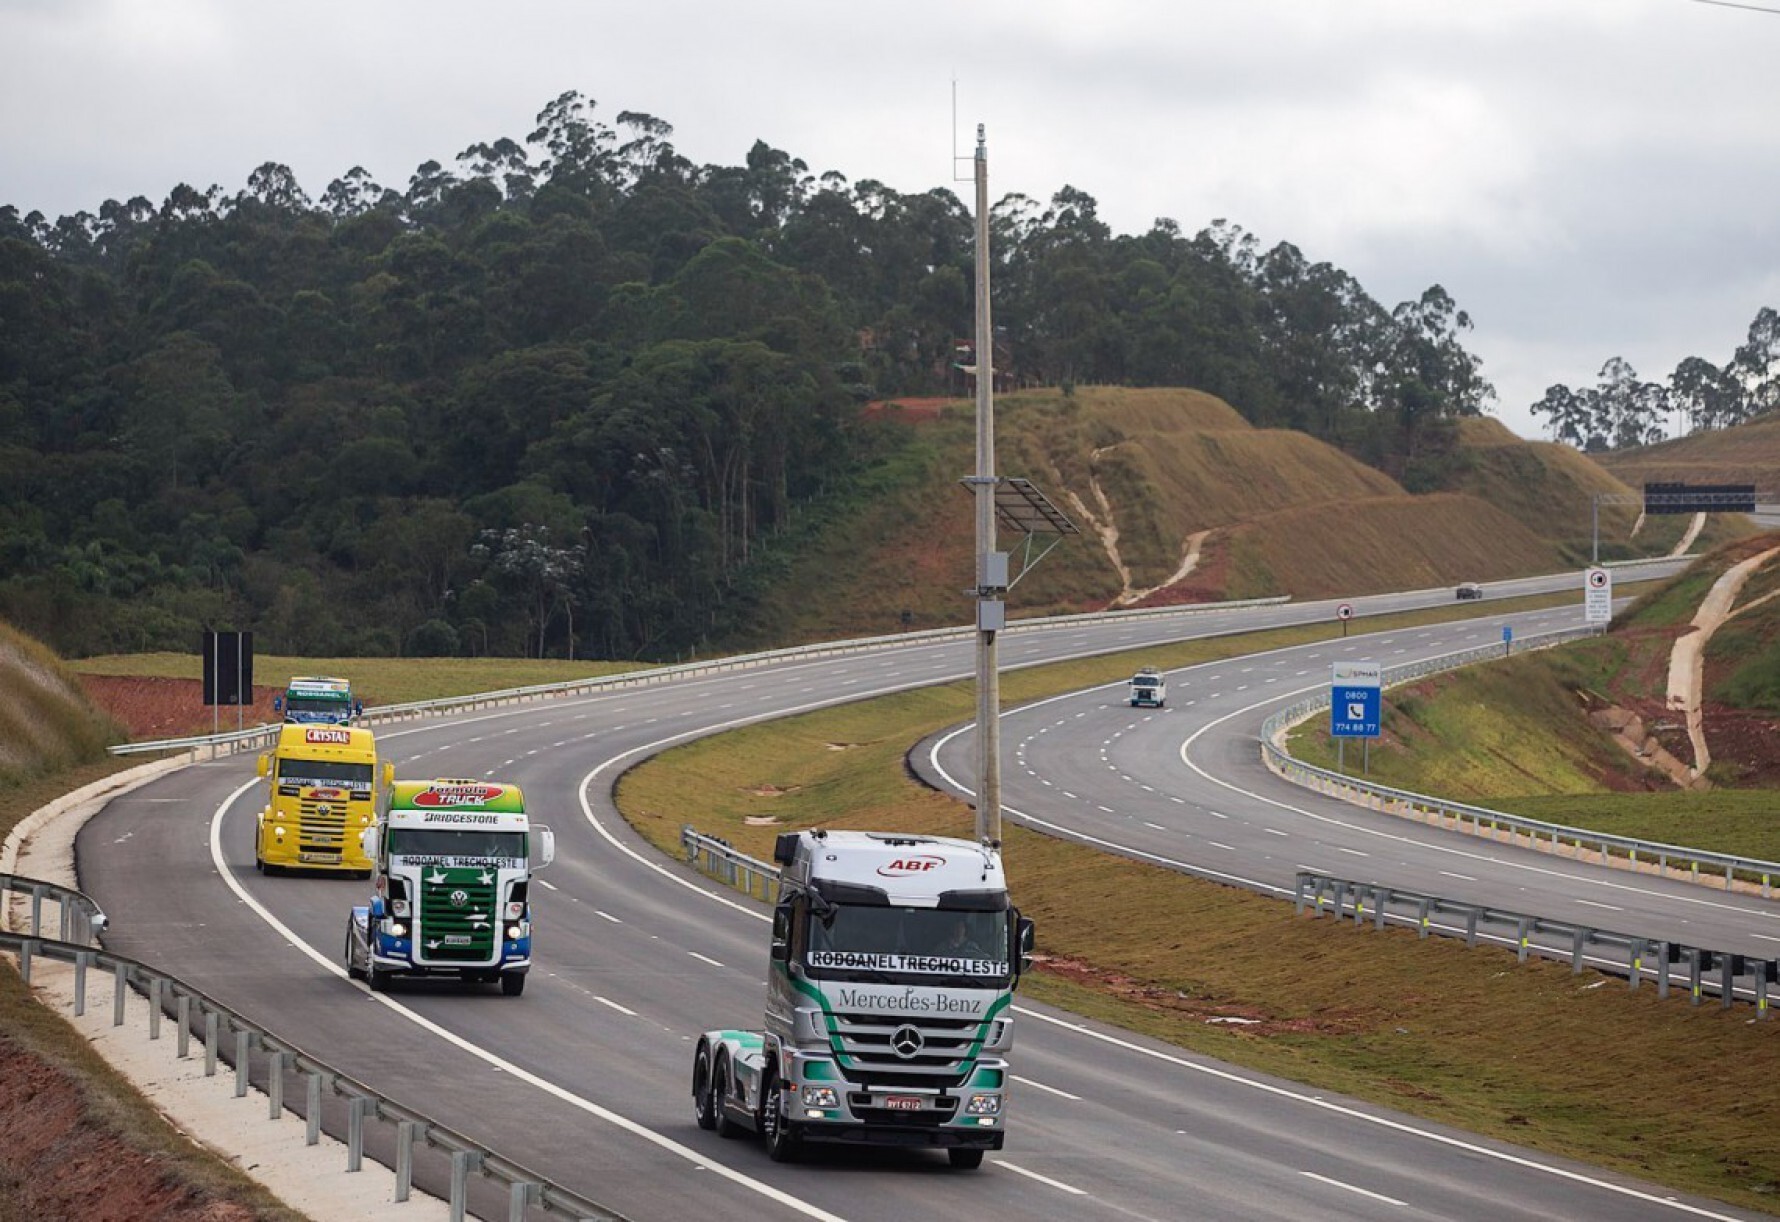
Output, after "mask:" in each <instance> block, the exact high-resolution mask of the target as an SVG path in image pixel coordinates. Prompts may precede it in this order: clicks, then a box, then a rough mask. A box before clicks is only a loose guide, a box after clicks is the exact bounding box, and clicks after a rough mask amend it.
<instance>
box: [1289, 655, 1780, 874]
mask: <svg viewBox="0 0 1780 1222" xmlns="http://www.w3.org/2000/svg"><path fill="white" fill-rule="evenodd" d="M1597 632H1598V630H1597V629H1594V628H1587V629H1565V630H1563V631H1561V632H1552V633H1544V634H1541V635H1538V636H1530V637H1527V638H1525V639H1524V640H1520V641H1516V642H1514V645H1515V648H1516V649H1528V648H1533V649H1538V648H1546V647H1549V646H1552V645H1559V644H1563V643H1565V642H1567V641H1572V640H1577V639H1580V638H1582V637H1584V636H1592V635H1596V634H1597ZM1502 655H1503V648H1502V646H1500V645H1486V646H1481V647H1479V648H1477V649H1467V650H1462V651H1460V652H1458V653H1450V654H1443V655H1442V656H1440V657H1438V658H1427V659H1424V660H1422V661H1420V662H1412V663H1409V664H1408V665H1405V666H1394V667H1390V668H1389V669H1387V670H1385V671H1384V673H1383V675H1382V679H1383V683H1384V685H1385V686H1387V687H1393V686H1396V685H1398V684H1401V683H1408V682H1410V681H1412V680H1415V679H1419V678H1422V677H1423V676H1425V675H1431V674H1436V673H1438V672H1441V671H1446V670H1455V669H1457V668H1458V667H1460V666H1468V665H1470V664H1472V663H1474V662H1482V661H1489V660H1492V659H1495V658H1500V657H1501V656H1502ZM1328 707H1329V693H1328V691H1327V690H1324V691H1322V692H1320V693H1318V694H1317V695H1315V696H1311V697H1309V698H1308V699H1305V700H1301V701H1299V702H1298V703H1297V704H1294V705H1292V706H1291V707H1289V708H1286V709H1283V710H1281V711H1280V712H1277V713H1275V714H1273V715H1272V716H1271V717H1269V718H1268V719H1267V720H1266V721H1265V722H1264V723H1262V726H1261V756H1262V759H1263V760H1264V761H1265V763H1266V764H1267V766H1268V768H1270V769H1272V771H1273V772H1275V773H1276V774H1278V775H1279V776H1281V777H1283V778H1285V779H1286V780H1288V781H1291V782H1292V783H1293V784H1296V785H1302V786H1304V787H1305V788H1307V789H1314V790H1316V791H1317V792H1319V793H1326V794H1330V795H1332V796H1334V797H1338V798H1341V799H1342V800H1343V801H1348V802H1354V803H1356V804H1358V805H1362V806H1367V807H1369V808H1371V809H1373V810H1377V811H1381V812H1383V813H1385V814H1393V815H1401V816H1403V817H1405V818H1410V819H1415V820H1417V821H1418V822H1422V823H1430V824H1434V825H1436V826H1439V827H1442V828H1445V829H1447V830H1449V831H1460V832H1467V833H1469V834H1471V835H1474V836H1481V837H1484V838H1486V839H1491V840H1507V841H1508V842H1510V843H1515V844H1520V845H1522V846H1523V847H1526V848H1532V849H1537V850H1540V851H1542V852H1547V853H1551V854H1553V855H1556V856H1565V855H1568V856H1571V857H1574V858H1577V859H1580V860H1590V859H1593V860H1595V861H1598V862H1599V863H1600V864H1602V865H1607V866H1615V867H1618V868H1621V869H1629V870H1634V871H1637V870H1649V871H1652V872H1654V873H1657V874H1659V875H1661V876H1663V877H1666V878H1680V879H1684V880H1686V881H1689V882H1695V883H1699V882H1702V875H1703V874H1704V873H1705V872H1706V871H1711V872H1712V875H1713V876H1714V877H1718V876H1722V878H1723V880H1724V885H1723V889H1724V890H1727V891H1729V890H1735V889H1739V887H1741V888H1744V889H1747V890H1749V891H1756V890H1759V891H1760V893H1761V896H1762V898H1764V899H1770V898H1772V897H1773V894H1774V880H1775V878H1776V877H1780V862H1772V861H1762V860H1760V859H1759V858H1752V857H1738V856H1736V855H1734V854H1729V853H1713V852H1709V851H1707V850H1705V849H1695V848H1688V847H1687V846H1685V845H1677V844H1664V843H1662V842H1660V841H1653V840H1638V839H1636V838H1634V837H1630V836H1613V835H1608V834H1607V833H1604V832H1596V831H1590V830H1589V829H1587V828H1578V827H1568V826H1565V825H1564V824H1561V823H1546V822H1544V821H1543V820H1539V819H1528V818H1525V817H1523V816H1520V815H1513V814H1508V813H1506V812H1504V811H1499V810H1490V809H1489V808H1488V807H1483V806H1471V805H1468V804H1466V803H1463V802H1452V801H1448V800H1447V799H1445V798H1436V797H1430V796H1429V795H1427V794H1422V793H1415V792H1413V791H1411V790H1407V789H1393V788H1391V787H1390V786H1388V785H1378V784H1374V783H1373V782H1371V781H1367V780H1363V779H1361V778H1359V777H1354V776H1348V775H1345V774H1343V773H1339V772H1333V771H1331V770H1329V769H1327V768H1319V767H1317V766H1316V765H1315V764H1307V763H1304V762H1303V761H1302V760H1298V759H1295V758H1294V757H1292V756H1291V755H1289V754H1287V752H1286V750H1285V748H1284V747H1283V746H1282V745H1281V744H1280V739H1281V737H1282V735H1283V734H1284V732H1285V731H1286V730H1287V729H1288V728H1290V727H1291V726H1293V725H1296V724H1297V723H1298V722H1300V721H1303V720H1304V719H1306V718H1308V717H1310V716H1311V715H1312V714H1314V713H1317V712H1319V711H1321V710H1322V709H1326V708H1328Z"/></svg>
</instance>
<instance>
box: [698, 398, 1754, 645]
mask: <svg viewBox="0 0 1780 1222" xmlns="http://www.w3.org/2000/svg"><path fill="white" fill-rule="evenodd" d="M1460 423H1461V428H1460V443H1459V444H1460V451H1459V461H1457V462H1456V463H1455V472H1454V475H1453V477H1452V479H1451V481H1450V483H1449V485H1448V487H1447V488H1446V490H1444V491H1440V492H1436V493H1431V494H1427V495H1420V496H1416V495H1411V494H1409V493H1408V492H1406V491H1404V489H1403V488H1402V487H1401V486H1399V485H1398V484H1397V483H1395V482H1394V481H1393V480H1391V479H1390V478H1389V477H1388V476H1386V475H1383V474H1382V473H1380V472H1379V471H1377V470H1374V469H1373V468H1370V467H1367V466H1365V465H1364V464H1362V463H1360V462H1358V461H1356V460H1355V459H1353V458H1351V457H1349V456H1348V455H1346V454H1343V453H1341V452H1340V451H1339V450H1337V449H1335V448H1334V447H1332V446H1328V445H1325V444H1323V443H1321V442H1319V441H1316V440H1315V439H1313V438H1311V437H1309V436H1307V435H1305V434H1302V433H1293V432H1286V431H1283V430H1276V429H1260V428H1256V427H1254V426H1253V425H1250V424H1249V423H1248V422H1247V421H1245V420H1243V419H1242V417H1241V416H1240V415H1238V414H1237V413H1236V412H1235V411H1234V410H1233V409H1232V408H1230V406H1229V405H1228V404H1226V403H1224V402H1223V401H1222V400H1219V399H1216V398H1214V397H1212V396H1210V395H1206V394H1203V393H1200V392H1197V391H1190V390H1179V389H1166V388H1160V389H1146V390H1131V389H1117V388H1109V387H1095V388H1083V389H1079V390H1078V391H1077V392H1076V393H1075V394H1074V395H1073V396H1068V397H1066V396H1064V395H1062V394H1061V393H1060V392H1057V391H1054V390H1034V391H1023V392H1021V393H1019V394H1015V395H1008V396H1005V397H1003V398H1001V399H1000V400H998V401H997V406H996V430H997V445H998V453H997V465H998V467H999V469H1000V470H1001V471H1003V472H1004V473H1006V474H1009V475H1016V476H1023V477H1026V478H1029V479H1031V480H1032V481H1034V482H1035V483H1036V484H1037V485H1038V486H1039V488H1040V489H1042V490H1043V491H1044V493H1045V494H1046V495H1047V496H1048V497H1049V498H1050V499H1051V500H1052V501H1053V502H1054V503H1055V504H1056V505H1057V506H1058V507H1059V508H1061V509H1062V510H1063V511H1064V512H1065V513H1066V514H1068V515H1069V516H1070V518H1071V519H1072V520H1073V521H1074V522H1075V523H1076V525H1077V526H1078V527H1079V528H1080V529H1081V532H1082V534H1081V537H1080V538H1079V539H1072V540H1069V541H1068V542H1066V543H1065V544H1064V545H1063V546H1061V547H1059V548H1057V549H1056V550H1055V551H1053V552H1052V553H1051V554H1050V555H1048V556H1047V557H1046V558H1045V559H1044V562H1043V563H1042V564H1040V565H1038V566H1037V567H1036V568H1035V569H1034V570H1033V571H1032V572H1031V574H1030V575H1028V576H1027V577H1025V578H1023V579H1022V580H1021V582H1020V586H1019V604H1020V608H1021V613H1022V614H1025V615H1039V614H1047V613H1060V612H1067V611H1082V610H1089V609H1098V608H1101V607H1104V606H1107V605H1108V604H1109V603H1111V602H1112V601H1113V600H1114V599H1115V598H1116V597H1118V596H1120V595H1121V593H1122V592H1124V591H1125V590H1126V589H1127V588H1129V589H1131V590H1136V591H1142V590H1149V589H1151V588H1152V587H1155V586H1158V585H1160V584H1162V583H1164V582H1168V581H1169V580H1170V579H1171V578H1172V577H1174V576H1175V574H1176V572H1177V570H1178V569H1179V568H1180V565H1181V562H1182V558H1183V555H1184V550H1185V546H1186V541H1187V540H1188V538H1189V537H1190V536H1193V535H1195V534H1197V533H1199V532H1202V531H1205V532H1209V534H1208V536H1207V537H1206V539H1205V541H1204V545H1203V549H1202V555H1201V559H1200V562H1199V565H1198V567H1197V569H1196V570H1195V571H1194V572H1193V573H1191V574H1190V575H1188V576H1187V577H1186V578H1185V579H1184V580H1181V581H1179V582H1176V583H1174V584H1173V585H1172V586H1171V587H1170V588H1168V589H1167V590H1164V591H1160V592H1158V593H1156V594H1153V595H1152V596H1151V599H1152V601H1174V602H1180V601H1201V600H1217V599H1225V598H1246V597H1257V596H1265V595H1273V594H1290V595H1293V596H1294V597H1297V598H1301V599H1303V598H1327V597H1345V596H1349V595H1363V594H1367V593H1375V592H1383V591H1389V590H1406V589H1416V588H1427V587H1436V586H1444V585H1451V584H1455V583H1457V582H1459V581H1492V580H1497V579H1501V578H1507V577H1517V576H1524V575H1526V574H1529V573H1550V572H1557V571H1561V570H1564V569H1568V568H1575V567H1580V566H1581V565H1583V564H1585V563H1587V561H1588V559H1589V557H1590V555H1591V553H1592V547H1593V540H1592V538H1591V507H1592V503H1593V502H1592V498H1593V497H1594V496H1596V495H1600V494H1617V495H1628V494H1629V493H1630V489H1628V488H1627V487H1625V485H1623V484H1620V483H1619V482H1617V481H1616V480H1614V479H1613V478H1612V477H1611V476H1609V475H1607V474H1605V473H1604V472H1603V471H1602V470H1601V469H1600V467H1599V466H1597V465H1596V464H1595V463H1594V462H1593V461H1591V460H1590V459H1589V458H1588V457H1585V456H1583V455H1580V454H1578V453H1576V452H1575V451H1574V450H1572V449H1570V448H1569V447H1567V446H1558V445H1548V444H1542V443H1533V442H1525V441H1522V440H1521V439H1519V438H1517V437H1515V436H1513V434H1511V433H1509V432H1508V430H1507V429H1505V428H1503V427H1502V426H1501V424H1500V423H1498V422H1496V421H1493V420H1481V419H1480V420H1466V421H1462V422H1460ZM974 445H975V432H974V423H973V405H972V404H970V403H969V402H966V401H958V402H956V403H952V404H948V405H947V406H945V407H943V408H942V409H940V410H939V412H938V414H937V416H935V417H933V418H930V419H928V418H924V419H923V420H922V421H921V422H919V423H913V424H908V425H906V426H904V427H902V428H901V429H900V431H899V433H898V435H897V436H896V438H895V440H894V443H893V444H890V443H887V446H886V453H885V457H884V459H883V460H882V461H881V462H880V463H879V464H878V465H877V466H875V467H873V468H872V469H870V470H868V471H865V472H863V473H861V474H859V475H858V476H856V477H855V481H856V484H857V486H855V487H851V488H850V489H849V490H848V491H846V492H844V493H836V494H834V495H833V497H832V498H831V499H830V501H829V502H827V503H825V504H824V505H823V506H822V507H820V511H819V512H820V515H821V516H820V518H819V520H812V519H800V520H799V522H798V524H797V526H796V528H795V529H794V530H793V531H791V532H788V534H787V535H786V536H785V538H784V539H782V540H776V541H768V542H767V543H766V544H765V546H764V548H763V552H762V555H761V557H760V558H759V559H758V560H757V561H755V562H754V564H757V565H758V566H759V567H760V572H759V573H758V574H756V576H757V577H759V578H760V580H759V581H758V582H757V583H751V586H750V597H751V598H752V600H753V603H752V606H753V607H754V608H755V610H754V613H753V614H752V615H751V616H750V620H751V622H753V623H754V624H756V625H757V626H758V627H757V628H756V635H754V636H752V637H750V636H746V635H738V636H737V637H735V638H734V639H733V640H731V641H730V642H729V645H730V646H731V647H735V648H745V647H755V646H759V645H763V644H766V643H769V639H770V643H781V644H782V643H785V642H789V641H800V640H823V639H832V638H836V637H844V636H857V635H863V634H869V633H880V632H894V631H896V630H897V628H898V626H899V624H900V623H901V622H902V620H901V613H902V612H903V611H905V610H906V611H907V612H908V613H909V623H910V626H912V627H915V628H929V627H935V626H938V625H945V624H958V623H965V622H968V621H969V619H970V614H971V611H970V605H969V603H968V601H966V600H965V599H964V598H963V597H962V595H961V594H960V591H961V590H963V589H964V588H965V587H966V586H969V585H970V584H972V582H971V575H972V571H973V570H972V565H973V556H974V537H973V534H972V524H971V516H970V513H969V512H968V508H969V506H968V500H967V498H966V496H965V494H964V492H963V491H962V490H960V489H959V487H958V486H957V480H958V478H959V476H961V475H963V474H965V473H966V472H968V471H970V470H972V469H973V468H974V463H975V459H974ZM1600 519H1601V531H1600V548H1601V556H1602V558H1603V559H1624V558H1630V557H1633V556H1653V555H1664V554H1666V553H1667V552H1668V551H1669V550H1670V549H1671V548H1672V547H1673V546H1674V545H1675V543H1676V542H1678V541H1679V540H1680V538H1681V537H1682V532H1683V531H1684V530H1685V528H1686V526H1687V525H1688V523H1687V520H1686V519H1684V518H1652V519H1650V520H1649V521H1647V522H1646V523H1645V524H1644V526H1643V528H1642V529H1640V530H1639V532H1638V534H1637V535H1636V536H1635V537H1634V536H1632V534H1631V531H1632V527H1633V524H1634V522H1635V521H1636V511H1635V509H1634V508H1632V507H1630V506H1627V505H1619V504H1613V503H1609V504H1605V505H1602V506H1601V513H1600ZM1739 529H1746V528H1745V527H1741V526H1739V525H1738V524H1737V522H1734V521H1728V520H1720V519H1716V518H1715V519H1713V523H1712V525H1711V527H1710V533H1709V538H1717V537H1719V535H1720V534H1723V535H1725V536H1727V537H1728V535H1730V534H1734V533H1735V532H1736V531H1737V530H1739ZM1114 532H1116V540H1114V539H1113V534H1114ZM1003 543H1004V544H1007V545H1012V544H1013V543H1015V540H1013V539H1010V538H1008V537H1007V536H1005V535H1004V536H1003ZM1016 550H1017V549H1016ZM1115 552H1116V555H1117V557H1118V561H1119V564H1121V565H1122V566H1123V569H1124V572H1123V574H1121V572H1120V569H1119V567H1117V566H1115V564H1114V561H1113V555H1114V554H1115ZM768 634H770V638H769V636H768Z"/></svg>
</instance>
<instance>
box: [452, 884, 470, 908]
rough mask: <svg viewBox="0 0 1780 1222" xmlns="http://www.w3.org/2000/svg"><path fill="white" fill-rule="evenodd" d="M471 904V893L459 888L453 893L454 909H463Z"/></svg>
mask: <svg viewBox="0 0 1780 1222" xmlns="http://www.w3.org/2000/svg"><path fill="white" fill-rule="evenodd" d="M469 902H470V893H469V892H468V891H465V890H464V889H463V888H462V887H459V888H458V889H457V890H456V891H453V892H452V893H451V906H452V907H453V908H462V907H463V906H464V905H465V904H467V903H469Z"/></svg>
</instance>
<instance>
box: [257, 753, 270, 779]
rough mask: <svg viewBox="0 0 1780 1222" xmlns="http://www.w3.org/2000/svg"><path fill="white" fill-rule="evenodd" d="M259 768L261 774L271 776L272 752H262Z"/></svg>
mask: <svg viewBox="0 0 1780 1222" xmlns="http://www.w3.org/2000/svg"><path fill="white" fill-rule="evenodd" d="M259 770H260V775H261V776H269V775H271V772H272V756H271V753H270V752H266V751H262V752H260V763H259Z"/></svg>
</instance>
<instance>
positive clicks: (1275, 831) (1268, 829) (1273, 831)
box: [1261, 827, 1291, 836]
mask: <svg viewBox="0 0 1780 1222" xmlns="http://www.w3.org/2000/svg"><path fill="white" fill-rule="evenodd" d="M1261 830H1262V831H1264V832H1266V833H1267V834H1268V835H1269V836H1290V835H1291V833H1290V832H1282V831H1280V830H1279V829H1278V828H1277V827H1264V828H1262V829H1261Z"/></svg>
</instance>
